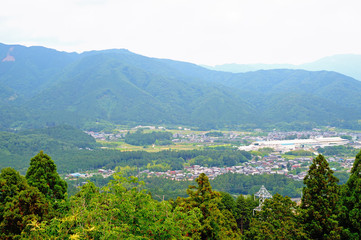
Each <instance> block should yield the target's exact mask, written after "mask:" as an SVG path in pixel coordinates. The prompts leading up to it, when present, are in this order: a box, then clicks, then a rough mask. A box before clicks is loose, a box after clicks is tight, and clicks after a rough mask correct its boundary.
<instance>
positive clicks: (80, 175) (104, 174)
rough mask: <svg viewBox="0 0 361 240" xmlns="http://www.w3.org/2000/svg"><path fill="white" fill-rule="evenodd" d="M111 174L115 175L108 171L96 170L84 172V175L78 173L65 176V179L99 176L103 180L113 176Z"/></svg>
mask: <svg viewBox="0 0 361 240" xmlns="http://www.w3.org/2000/svg"><path fill="white" fill-rule="evenodd" d="M113 173H115V171H113V170H111V169H108V170H105V169H98V170H97V171H96V172H89V171H87V172H85V173H79V172H75V173H70V174H68V175H66V176H65V179H77V178H90V177H92V176H94V175H101V176H103V177H104V178H107V177H110V176H112V175H113Z"/></svg>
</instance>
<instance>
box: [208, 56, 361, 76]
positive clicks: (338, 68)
mask: <svg viewBox="0 0 361 240" xmlns="http://www.w3.org/2000/svg"><path fill="white" fill-rule="evenodd" d="M204 67H206V68H208V69H211V70H217V71H225V72H233V73H240V72H250V71H257V70H269V69H303V70H308V71H322V70H326V71H334V72H339V73H342V74H344V75H347V76H350V77H353V78H355V79H357V80H360V81H361V55H356V54H339V55H333V56H328V57H324V58H321V59H319V60H317V61H314V62H310V63H304V64H300V65H293V64H235V63H233V64H222V65H216V66H204Z"/></svg>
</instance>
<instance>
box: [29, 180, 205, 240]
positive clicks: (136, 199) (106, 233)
mask: <svg viewBox="0 0 361 240" xmlns="http://www.w3.org/2000/svg"><path fill="white" fill-rule="evenodd" d="M114 178H115V180H114V181H112V182H110V183H109V184H108V185H107V186H106V187H104V188H103V189H102V190H100V189H98V188H97V187H95V185H94V184H93V183H87V184H86V185H84V186H83V187H82V189H81V191H80V192H79V193H78V194H76V195H75V196H74V197H72V198H71V206H72V207H71V209H70V211H69V212H68V214H67V216H65V217H64V218H61V219H56V218H55V219H53V220H52V221H51V222H50V223H49V224H48V225H40V227H36V226H33V227H32V229H31V231H30V232H29V235H26V237H29V238H30V237H36V236H39V235H40V236H42V238H44V239H45V238H51V237H52V236H53V234H54V232H56V234H57V237H59V238H66V239H68V238H70V239H72V238H80V239H154V238H157V239H189V237H188V234H191V233H194V232H196V231H197V229H198V228H199V227H200V225H199V222H198V220H197V219H198V216H199V214H200V212H199V210H197V209H194V210H190V211H188V212H184V211H183V209H182V208H180V207H176V208H173V207H172V206H171V204H170V203H169V202H166V201H163V202H158V201H155V200H152V199H151V197H150V195H149V194H147V193H146V192H145V191H144V190H141V188H142V184H141V182H138V181H137V179H135V178H133V177H131V178H124V177H121V176H119V175H116V176H115V177H114ZM34 225H36V224H34Z"/></svg>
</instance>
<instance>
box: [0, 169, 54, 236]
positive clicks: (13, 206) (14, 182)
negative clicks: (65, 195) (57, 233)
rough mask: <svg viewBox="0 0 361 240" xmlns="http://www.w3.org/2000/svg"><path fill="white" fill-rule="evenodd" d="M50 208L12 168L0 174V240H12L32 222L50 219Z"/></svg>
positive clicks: (33, 188) (39, 194)
mask: <svg viewBox="0 0 361 240" xmlns="http://www.w3.org/2000/svg"><path fill="white" fill-rule="evenodd" d="M50 212H52V211H51V206H50V204H49V203H48V202H47V200H46V198H45V196H44V195H43V194H42V193H40V192H39V190H38V189H37V188H35V187H30V186H29V185H28V183H27V182H26V179H25V178H24V177H23V176H21V175H20V174H19V172H17V171H15V170H14V169H12V168H4V169H2V170H1V173H0V238H1V239H13V238H15V237H16V236H19V235H20V234H21V232H22V231H23V230H24V229H26V227H27V224H28V223H30V222H31V221H33V220H38V221H43V220H46V219H48V217H50Z"/></svg>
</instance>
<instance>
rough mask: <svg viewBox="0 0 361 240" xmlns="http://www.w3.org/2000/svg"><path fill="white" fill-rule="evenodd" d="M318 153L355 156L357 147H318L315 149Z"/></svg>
mask: <svg viewBox="0 0 361 240" xmlns="http://www.w3.org/2000/svg"><path fill="white" fill-rule="evenodd" d="M317 151H318V152H319V153H320V154H323V155H326V156H335V155H337V156H340V155H344V156H355V155H356V154H357V152H358V150H357V149H355V148H353V147H350V146H342V145H340V146H328V147H323V148H319V149H318V150H317Z"/></svg>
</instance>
